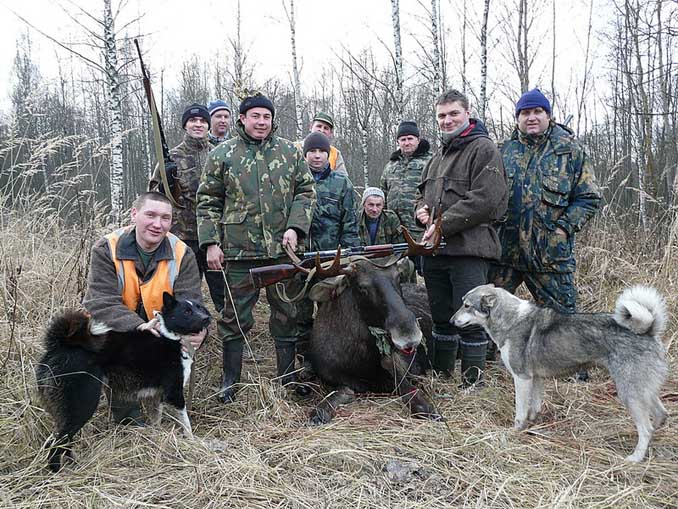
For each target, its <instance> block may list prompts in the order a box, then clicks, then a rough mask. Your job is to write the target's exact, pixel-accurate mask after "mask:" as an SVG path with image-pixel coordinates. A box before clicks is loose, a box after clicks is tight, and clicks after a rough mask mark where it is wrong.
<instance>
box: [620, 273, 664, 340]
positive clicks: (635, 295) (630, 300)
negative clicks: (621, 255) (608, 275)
mask: <svg viewBox="0 0 678 509" xmlns="http://www.w3.org/2000/svg"><path fill="white" fill-rule="evenodd" d="M614 320H615V322H617V323H618V324H619V325H621V326H622V327H626V328H627V329H630V330H632V331H633V332H635V333H636V334H650V335H651V336H654V337H655V338H658V339H659V338H661V335H662V334H663V333H664V329H665V328H666V320H667V312H666V302H665V301H664V297H662V296H661V294H660V293H659V292H658V291H657V290H656V289H654V288H652V287H651V286H643V285H637V286H632V287H631V288H627V289H626V290H624V293H622V294H621V295H620V296H619V298H618V299H617V305H616V306H615V310H614Z"/></svg>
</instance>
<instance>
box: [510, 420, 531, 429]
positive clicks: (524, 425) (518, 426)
mask: <svg viewBox="0 0 678 509" xmlns="http://www.w3.org/2000/svg"><path fill="white" fill-rule="evenodd" d="M529 426H530V423H529V421H518V420H517V421H515V423H514V424H513V429H514V430H516V431H524V430H526V429H527V428H528V427H529Z"/></svg>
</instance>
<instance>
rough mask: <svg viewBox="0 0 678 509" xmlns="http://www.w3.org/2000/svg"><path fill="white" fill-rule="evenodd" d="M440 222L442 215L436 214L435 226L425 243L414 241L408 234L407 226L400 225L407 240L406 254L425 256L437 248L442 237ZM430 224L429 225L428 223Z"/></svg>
mask: <svg viewBox="0 0 678 509" xmlns="http://www.w3.org/2000/svg"><path fill="white" fill-rule="evenodd" d="M442 223H443V215H442V214H438V217H437V218H436V220H435V227H434V229H433V235H431V238H430V239H429V241H428V242H427V243H424V242H415V240H414V239H413V238H412V235H410V232H409V231H407V228H405V227H404V226H403V227H402V230H403V237H405V241H406V242H407V246H408V247H407V255H408V256H426V255H430V254H431V253H433V251H435V250H436V249H438V246H440V241H441V239H442V237H443V235H442V229H441V227H442ZM429 226H430V225H429Z"/></svg>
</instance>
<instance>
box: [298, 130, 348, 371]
mask: <svg viewBox="0 0 678 509" xmlns="http://www.w3.org/2000/svg"><path fill="white" fill-rule="evenodd" d="M303 150H304V158H305V159H306V164H307V165H308V168H309V170H311V174H312V175H313V180H314V182H315V191H316V196H317V201H316V204H315V206H314V207H313V220H312V221H311V230H310V231H309V234H308V240H307V242H306V247H307V248H309V249H310V250H311V251H324V250H329V249H337V248H338V247H339V246H341V247H342V248H347V247H356V246H359V245H360V238H359V237H358V220H357V218H356V210H355V198H354V190H353V184H351V181H350V180H349V178H348V177H347V176H346V175H344V174H342V173H338V172H336V171H332V168H331V167H330V163H329V160H328V158H329V155H330V140H329V139H328V138H327V136H325V135H324V134H322V133H319V132H313V133H311V134H309V135H308V136H307V137H306V139H304V146H303ZM298 310H299V315H298V324H299V328H300V331H301V335H300V338H299V340H298V341H297V353H298V354H300V355H301V356H302V357H303V359H304V371H303V373H304V374H305V375H309V374H310V373H311V371H312V367H311V365H310V362H309V359H308V357H307V356H306V354H307V351H308V346H309V344H310V338H311V329H312V327H313V303H312V302H311V300H310V299H308V298H305V299H302V300H301V301H300V302H299V303H298Z"/></svg>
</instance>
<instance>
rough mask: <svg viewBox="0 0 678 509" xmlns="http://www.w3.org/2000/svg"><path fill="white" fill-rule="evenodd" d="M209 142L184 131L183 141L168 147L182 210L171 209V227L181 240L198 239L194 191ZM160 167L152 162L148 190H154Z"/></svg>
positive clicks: (156, 187) (207, 152)
mask: <svg viewBox="0 0 678 509" xmlns="http://www.w3.org/2000/svg"><path fill="white" fill-rule="evenodd" d="M210 150H211V145H210V144H209V143H208V141H207V140H206V139H196V138H192V137H190V136H189V135H188V134H184V141H182V142H181V143H179V145H177V146H176V147H174V148H173V149H172V150H170V156H171V157H172V161H174V162H175V163H176V165H177V175H176V179H175V181H174V185H175V186H178V188H179V193H178V194H179V199H178V203H179V205H181V206H183V207H184V208H182V209H178V210H177V209H175V210H174V211H173V214H172V215H173V217H172V229H171V230H170V231H171V232H172V233H173V234H174V235H176V236H177V237H179V238H180V239H181V240H198V225H197V223H196V220H195V206H196V203H195V193H196V191H197V190H198V185H199V184H200V174H201V172H202V169H203V167H204V166H205V161H206V160H207V154H209V151H210ZM160 183H161V179H160V169H159V167H158V166H157V165H156V167H155V171H154V172H153V176H152V177H151V181H150V183H149V185H148V190H149V191H157V190H158V188H159V187H160Z"/></svg>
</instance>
